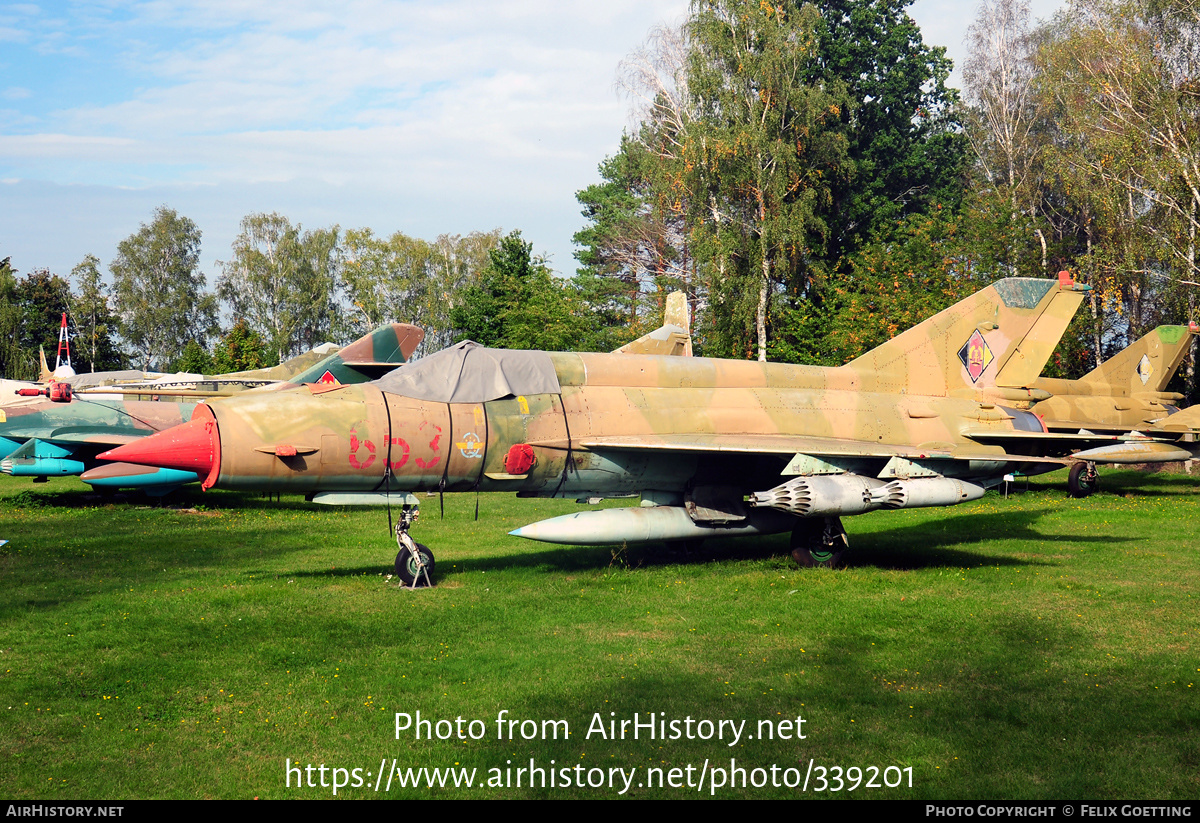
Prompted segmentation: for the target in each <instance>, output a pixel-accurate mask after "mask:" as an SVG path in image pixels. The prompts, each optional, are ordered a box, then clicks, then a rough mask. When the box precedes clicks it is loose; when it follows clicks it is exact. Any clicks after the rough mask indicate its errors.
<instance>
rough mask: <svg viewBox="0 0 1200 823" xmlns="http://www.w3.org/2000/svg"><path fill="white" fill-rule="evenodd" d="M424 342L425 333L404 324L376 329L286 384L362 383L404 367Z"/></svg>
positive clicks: (289, 379) (392, 324)
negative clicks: (398, 367)
mask: <svg viewBox="0 0 1200 823" xmlns="http://www.w3.org/2000/svg"><path fill="white" fill-rule="evenodd" d="M424 339H425V332H424V331H422V330H421V329H419V328H417V327H416V326H412V325H409V324H408V323H391V324H389V325H386V326H380V327H379V328H377V329H376V330H375V331H373V332H371V333H370V334H367V335H364V336H363V337H360V338H359V339H357V340H355V341H354V342H353V343H351V344H350V345H348V346H346V347H345V348H343V349H342V350H341V351H339V352H336V353H334V354H332V355H330V356H329V357H326V358H325V359H324V360H322V361H321V362H319V363H317V364H316V365H314V366H312V367H310V368H308V369H305V370H304V371H302V372H300V373H299V374H297V375H296V376H294V377H290V378H288V383H289V384H292V385H296V384H300V383H329V384H338V383H365V382H367V381H368V380H374V379H376V378H378V377H382V376H383V375H384V374H387V373H388V372H389V371H391V370H392V369H394V368H396V367H397V366H399V365H401V364H403V363H407V362H408V360H409V358H410V357H412V353H413V351H414V350H416V348H417V346H418V345H420V343H421V341H422V340H424Z"/></svg>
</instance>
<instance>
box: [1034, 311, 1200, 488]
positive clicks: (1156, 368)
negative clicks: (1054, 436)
mask: <svg viewBox="0 0 1200 823" xmlns="http://www.w3.org/2000/svg"><path fill="white" fill-rule="evenodd" d="M1198 334H1200V326H1197V325H1196V323H1195V322H1194V321H1193V322H1191V323H1189V324H1188V325H1186V326H1159V327H1158V328H1156V329H1154V330H1153V331H1151V332H1150V333H1148V334H1147V335H1145V336H1144V337H1142V338H1141V339H1139V340H1137V341H1136V342H1134V343H1132V344H1131V345H1129V346H1128V347H1127V348H1125V349H1124V350H1122V351H1120V352H1118V353H1117V354H1116V355H1114V356H1113V357H1110V358H1109V359H1108V360H1106V361H1104V362H1103V363H1101V364H1100V365H1099V366H1097V367H1096V368H1095V369H1093V370H1092V371H1090V372H1088V373H1087V374H1086V375H1084V376H1083V377H1081V378H1080V379H1078V380H1058V379H1053V378H1047V377H1040V378H1038V379H1037V380H1036V381H1035V382H1034V384H1033V388H1034V390H1036V391H1040V392H1048V393H1050V394H1051V395H1053V396H1051V397H1047V398H1045V399H1041V400H1039V401H1038V402H1036V403H1034V404H1033V405H1032V407H1031V410H1032V411H1033V412H1034V413H1035V414H1037V415H1038V416H1039V417H1041V418H1042V419H1043V420H1044V421H1045V423H1046V428H1047V429H1048V430H1049V431H1051V432H1064V433H1067V432H1080V431H1084V432H1116V433H1132V432H1141V433H1142V434H1140V435H1139V434H1130V436H1128V437H1126V438H1124V439H1123V441H1122V442H1121V443H1119V444H1112V445H1106V446H1099V447H1090V448H1086V449H1084V450H1081V451H1079V452H1076V454H1075V457H1076V458H1077V459H1078V460H1079V461H1081V462H1076V463H1074V464H1073V465H1072V466H1071V471H1070V476H1069V479H1068V482H1067V485H1068V488H1069V489H1070V490H1071V494H1073V495H1074V496H1076V497H1086V496H1087V495H1089V494H1091V493H1092V492H1094V491H1095V490H1096V488H1097V486H1098V483H1099V478H1098V476H1097V474H1096V466H1095V464H1096V462H1111V463H1155V462H1164V461H1171V460H1186V459H1188V458H1190V457H1191V456H1192V453H1191V451H1190V450H1189V449H1188V448H1186V447H1185V446H1184V445H1183V443H1182V442H1180V441H1181V438H1180V437H1179V433H1180V432H1182V431H1184V430H1186V429H1189V428H1190V429H1193V430H1195V429H1196V426H1195V425H1194V424H1189V423H1188V422H1187V421H1189V420H1191V418H1192V416H1193V415H1194V414H1195V413H1194V412H1193V413H1192V414H1189V415H1185V416H1184V417H1172V415H1175V414H1176V413H1177V412H1178V411H1179V409H1178V408H1177V407H1176V406H1175V405H1174V404H1175V403H1177V402H1179V401H1180V400H1182V399H1183V395H1182V394H1178V393H1176V392H1168V391H1166V388H1167V384H1168V383H1169V382H1170V381H1171V378H1172V377H1173V376H1174V375H1175V371H1176V370H1177V369H1178V368H1179V364H1180V363H1182V362H1183V358H1184V357H1185V356H1186V355H1187V352H1188V350H1189V349H1190V348H1191V346H1192V345H1193V340H1194V338H1195V337H1196V335H1198ZM1168 418H1170V420H1168ZM1168 425H1169V426H1170V428H1169V429H1168V428H1164V426H1168Z"/></svg>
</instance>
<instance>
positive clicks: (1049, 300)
mask: <svg viewBox="0 0 1200 823" xmlns="http://www.w3.org/2000/svg"><path fill="white" fill-rule="evenodd" d="M1088 289H1089V287H1088V286H1077V285H1076V284H1075V283H1074V281H1072V280H1071V278H1070V277H1069V276H1065V274H1064V275H1060V276H1059V278H1058V279H1057V280H1041V279H1034V278H1028V277H1010V278H1008V279H1006V280H999V281H997V282H995V283H993V284H992V285H990V286H988V287H987V288H984V289H980V290H979V291H977V292H976V293H975V294H973V295H971V296H970V297H968V298H966V299H965V300H961V301H959V302H958V303H955V304H954V305H953V306H951V307H950V308H948V309H945V310H943V311H941V312H939V313H937V314H935V315H934V316H933V317H931V318H929V319H928V320H926V321H925V322H923V323H920V324H918V325H916V326H913V327H912V328H911V329H909V330H908V331H906V332H903V333H902V334H899V335H897V336H896V337H894V338H892V339H891V340H889V341H888V342H887V343H884V344H883V345H882V346H879V347H877V348H874V349H872V350H871V351H869V352H867V353H866V354H864V355H862V356H861V357H859V358H857V359H855V360H852V361H850V363H848V364H846V366H844V368H846V369H852V370H855V371H857V372H858V374H859V376H860V379H861V383H860V385H861V388H862V389H864V390H868V391H889V392H897V393H908V394H921V395H932V396H942V395H948V394H954V395H968V396H979V395H988V396H993V395H995V396H1003V395H1004V390H1005V389H1008V388H1016V387H1024V386H1029V385H1031V384H1032V383H1033V381H1034V380H1035V379H1036V378H1037V376H1038V374H1039V373H1040V372H1041V370H1042V367H1043V366H1044V365H1045V364H1046V361H1047V360H1048V359H1049V358H1050V354H1051V353H1052V352H1053V351H1054V347H1055V346H1056V345H1058V340H1059V338H1060V337H1061V336H1062V334H1063V332H1064V331H1065V330H1066V328H1067V324H1068V323H1070V322H1071V317H1072V316H1073V315H1074V314H1075V310H1076V309H1078V308H1079V304H1080V303H1081V302H1082V301H1083V295H1084V292H1086V291H1087V290H1088Z"/></svg>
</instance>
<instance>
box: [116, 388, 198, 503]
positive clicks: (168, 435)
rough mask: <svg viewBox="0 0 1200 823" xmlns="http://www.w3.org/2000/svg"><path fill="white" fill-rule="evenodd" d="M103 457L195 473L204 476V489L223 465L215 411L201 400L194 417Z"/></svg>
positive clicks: (127, 444) (118, 448)
mask: <svg viewBox="0 0 1200 823" xmlns="http://www.w3.org/2000/svg"><path fill="white" fill-rule="evenodd" d="M98 456H99V457H100V459H101V460H119V461H121V462H124V463H137V464H139V465H142V466H157V467H158V468H161V469H179V470H181V471H189V472H196V474H198V475H200V477H202V478H205V480H204V488H206V489H207V488H209V487H211V486H212V483H213V482H215V480H216V474H218V473H219V472H220V468H221V439H220V437H219V436H218V434H217V419H216V418H215V417H214V416H213V413H212V410H211V409H210V408H209V407H208V406H206V405H204V404H203V403H201V404H200V405H198V406H196V410H195V411H194V412H193V413H192V419H191V420H189V421H188V422H187V423H183V424H182V425H179V426H173V427H172V428H169V429H166V430H164V431H160V432H158V433H157V434H152V435H150V436H149V437H145V438H143V439H141V440H138V441H136V442H134V443H126V444H125V445H124V446H118V447H117V448H115V449H109V450H108V451H106V452H102V453H101V454H100V455H98Z"/></svg>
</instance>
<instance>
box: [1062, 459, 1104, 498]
mask: <svg viewBox="0 0 1200 823" xmlns="http://www.w3.org/2000/svg"><path fill="white" fill-rule="evenodd" d="M1098 488H1100V475H1099V474H1097V472H1096V464H1095V463H1076V464H1075V465H1073V466H1072V467H1071V471H1070V473H1069V474H1068V475H1067V489H1068V490H1069V491H1070V492H1071V496H1072V497H1079V498H1083V497H1089V496H1091V495H1092V493H1094V492H1095V491H1096V489H1098Z"/></svg>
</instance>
